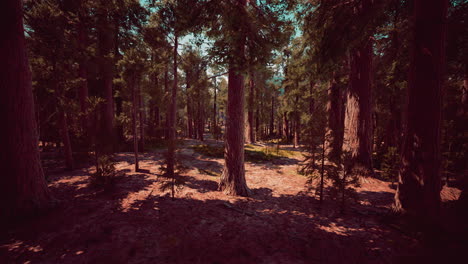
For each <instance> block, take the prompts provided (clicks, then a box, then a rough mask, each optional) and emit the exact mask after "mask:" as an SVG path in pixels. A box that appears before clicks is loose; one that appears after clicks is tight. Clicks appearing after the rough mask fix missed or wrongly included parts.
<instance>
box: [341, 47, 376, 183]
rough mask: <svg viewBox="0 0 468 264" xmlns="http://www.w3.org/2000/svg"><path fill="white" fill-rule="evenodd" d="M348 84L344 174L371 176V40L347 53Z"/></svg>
mask: <svg viewBox="0 0 468 264" xmlns="http://www.w3.org/2000/svg"><path fill="white" fill-rule="evenodd" d="M350 56H351V58H350V62H351V71H350V76H349V79H350V85H349V88H348V90H347V103H346V112H345V121H344V139H343V152H345V153H346V157H347V159H349V160H348V161H346V162H345V163H346V164H348V165H347V168H346V171H347V173H350V172H353V173H359V174H361V175H363V176H369V175H372V173H373V169H372V156H371V155H372V138H373V137H372V98H371V62H372V41H371V40H370V39H369V40H368V41H367V43H365V44H364V45H363V46H362V47H360V48H358V49H356V50H354V51H352V54H351V55H350Z"/></svg>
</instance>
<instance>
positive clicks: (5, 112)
mask: <svg viewBox="0 0 468 264" xmlns="http://www.w3.org/2000/svg"><path fill="white" fill-rule="evenodd" d="M23 32H24V27H23V7H22V1H19V0H4V1H1V2H0V35H1V36H2V38H1V39H0V61H1V62H2V63H0V91H1V92H2V96H0V119H1V120H2V123H3V124H6V126H5V127H4V128H2V129H1V130H0V145H1V146H2V151H0V171H1V172H2V176H1V177H0V211H1V212H2V213H1V217H2V218H4V217H5V218H6V217H10V216H13V215H20V214H23V213H29V212H31V211H32V210H35V209H39V208H42V207H44V206H46V205H47V204H48V202H49V201H50V200H51V195H50V193H49V190H48V189H47V185H46V182H45V177H44V173H43V171H42V166H41V162H40V159H39V148H38V134H37V125H36V122H35V118H34V117H35V114H34V99H33V93H32V87H31V72H30V70H29V62H28V58H27V52H26V45H25V38H24V33H23Z"/></svg>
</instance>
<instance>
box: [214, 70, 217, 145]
mask: <svg viewBox="0 0 468 264" xmlns="http://www.w3.org/2000/svg"><path fill="white" fill-rule="evenodd" d="M216 86H217V84H216V78H214V98H213V138H214V139H215V140H218V111H217V109H216V107H217V98H216V97H217V90H218V88H217V87H216Z"/></svg>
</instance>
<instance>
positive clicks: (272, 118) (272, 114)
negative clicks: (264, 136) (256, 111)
mask: <svg viewBox="0 0 468 264" xmlns="http://www.w3.org/2000/svg"><path fill="white" fill-rule="evenodd" d="M274 134H275V97H274V96H273V95H272V96H271V112H270V137H273V136H274Z"/></svg>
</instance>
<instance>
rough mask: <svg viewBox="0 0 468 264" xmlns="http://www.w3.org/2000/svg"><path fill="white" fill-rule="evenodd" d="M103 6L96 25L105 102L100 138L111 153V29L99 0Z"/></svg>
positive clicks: (112, 139) (105, 8)
mask: <svg viewBox="0 0 468 264" xmlns="http://www.w3.org/2000/svg"><path fill="white" fill-rule="evenodd" d="M101 1H102V3H101V5H103V7H102V8H101V9H102V10H104V11H103V13H102V14H100V15H99V25H100V27H98V29H99V30H98V45H99V59H100V63H99V71H100V78H101V82H102V85H103V92H104V99H105V102H104V103H103V104H102V127H103V131H101V132H102V134H103V135H105V136H103V137H102V138H101V140H102V142H103V144H104V146H103V147H104V149H103V151H104V152H105V153H112V152H113V151H114V141H115V136H114V94H113V88H112V82H113V68H114V67H113V66H114V65H113V61H112V52H113V49H112V47H113V29H112V25H111V23H110V21H109V18H108V16H109V11H108V10H107V7H105V6H106V3H105V1H103V0H101Z"/></svg>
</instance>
